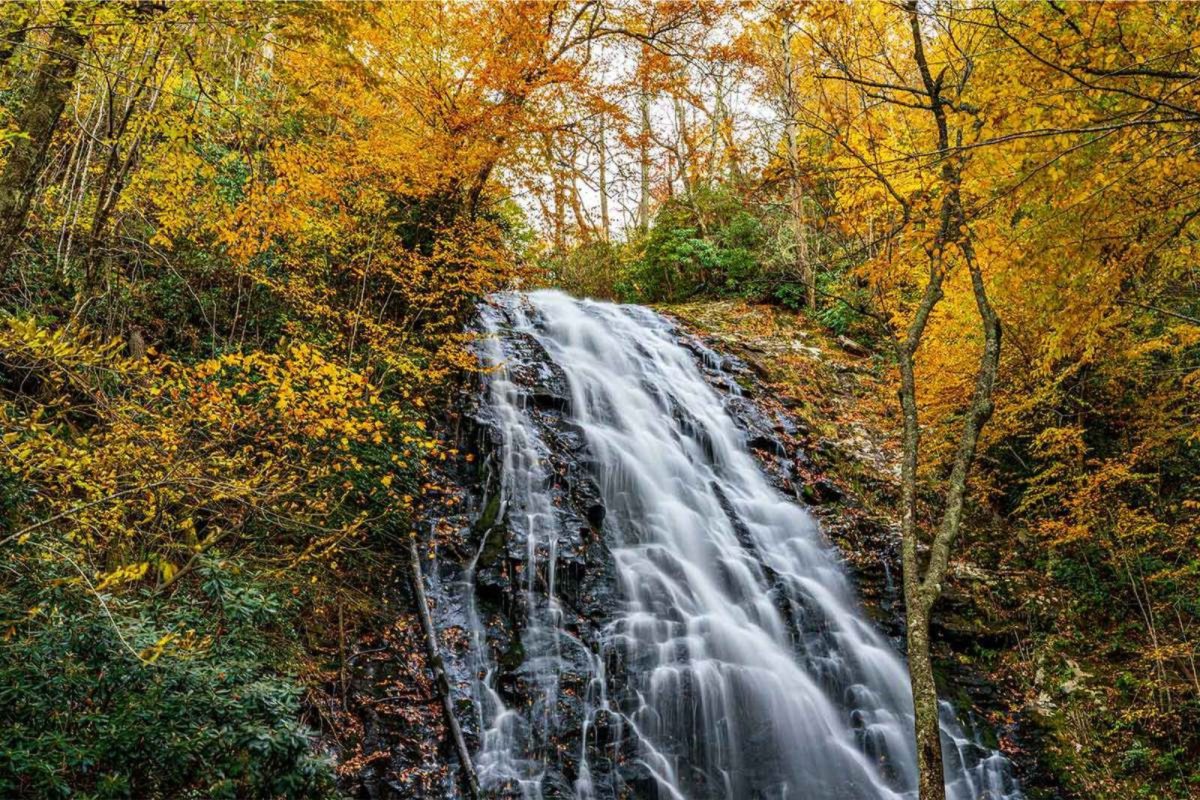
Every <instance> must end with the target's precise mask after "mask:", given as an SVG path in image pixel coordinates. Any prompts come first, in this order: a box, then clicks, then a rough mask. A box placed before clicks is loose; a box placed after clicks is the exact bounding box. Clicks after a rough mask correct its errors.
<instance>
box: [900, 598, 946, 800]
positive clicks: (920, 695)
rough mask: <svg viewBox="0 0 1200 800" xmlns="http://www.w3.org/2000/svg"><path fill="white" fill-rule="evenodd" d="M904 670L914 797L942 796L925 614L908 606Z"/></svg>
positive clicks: (938, 728)
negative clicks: (911, 714) (912, 734)
mask: <svg viewBox="0 0 1200 800" xmlns="http://www.w3.org/2000/svg"><path fill="white" fill-rule="evenodd" d="M908 671H909V676H910V680H911V681H912V687H913V710H914V711H915V712H916V732H917V796H918V797H919V798H921V800H929V798H940V797H945V796H946V787H945V785H944V780H945V779H944V777H943V776H944V775H945V772H944V768H943V765H942V734H941V724H940V722H939V720H938V697H937V685H936V683H935V682H934V679H933V660H932V658H931V657H930V654H929V614H928V612H927V611H926V610H925V609H924V608H922V607H921V606H920V605H918V606H916V607H913V606H908Z"/></svg>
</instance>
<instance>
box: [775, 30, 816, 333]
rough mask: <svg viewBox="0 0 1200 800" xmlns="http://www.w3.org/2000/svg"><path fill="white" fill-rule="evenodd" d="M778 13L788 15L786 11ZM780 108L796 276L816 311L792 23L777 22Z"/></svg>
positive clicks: (807, 303)
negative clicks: (802, 174)
mask: <svg viewBox="0 0 1200 800" xmlns="http://www.w3.org/2000/svg"><path fill="white" fill-rule="evenodd" d="M781 13H783V14H788V13H790V11H789V10H783V11H782V12H781ZM780 24H781V33H780V37H779V47H780V72H781V74H780V81H779V90H780V98H779V102H780V106H781V107H782V111H783V138H784V144H785V146H786V148H787V161H788V187H789V196H790V204H791V210H792V235H793V237H794V238H795V240H796V274H797V275H799V276H800V280H801V281H802V282H803V283H804V304H805V306H807V307H808V310H809V311H815V310H816V308H817V271H816V269H815V267H814V266H813V264H812V260H811V259H810V258H809V257H808V230H807V225H806V224H805V219H804V217H805V212H804V187H803V186H801V184H800V131H799V124H798V122H797V119H796V116H797V113H798V112H799V108H800V104H799V100H798V99H797V93H796V68H795V64H794V63H793V61H792V36H793V23H792V20H791V19H790V18H789V17H786V16H784V17H783V18H782V19H781V20H780Z"/></svg>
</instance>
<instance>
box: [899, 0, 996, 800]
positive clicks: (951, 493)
mask: <svg viewBox="0 0 1200 800" xmlns="http://www.w3.org/2000/svg"><path fill="white" fill-rule="evenodd" d="M905 8H906V11H907V13H908V18H909V24H910V28H911V31H912V38H913V54H914V59H915V61H916V63H917V68H918V70H919V72H920V75H921V82H922V84H923V86H924V89H925V92H926V95H927V96H928V98H929V111H930V113H931V114H932V115H933V118H934V123H935V125H936V129H937V144H938V152H939V153H940V157H941V159H942V165H941V180H942V183H943V188H944V195H943V200H942V206H941V209H940V212H941V213H940V221H939V227H938V231H937V234H936V236H935V238H934V241H933V243H932V244H931V246H930V247H929V251H928V255H929V278H928V281H927V282H926V285H925V289H924V291H923V292H922V296H921V301H920V302H919V304H918V306H917V309H916V312H915V314H914V315H913V318H912V320H911V321H910V323H909V326H908V328H907V330H906V332H905V336H904V338H903V340H901V341H898V342H897V344H896V355H897V362H898V365H899V369H900V406H901V412H902V416H903V422H904V434H903V444H902V458H901V465H900V481H901V504H902V509H901V552H902V558H903V568H904V601H905V607H906V613H907V633H908V665H909V676H910V680H911V683H912V691H913V710H914V715H915V723H914V724H915V734H916V744H917V770H918V779H917V782H918V793H919V796H920V798H921V800H945V797H946V787H945V773H944V769H943V764H942V746H941V725H940V722H939V719H938V698H937V686H936V683H935V681H934V675H933V661H932V657H931V655H930V641H929V640H930V635H929V618H930V613H931V611H932V609H933V606H934V604H935V603H936V602H937V600H938V598H940V597H941V595H942V588H943V584H944V581H945V577H946V571H947V569H948V567H949V562H950V553H951V551H952V548H953V545H954V541H955V540H956V539H957V537H958V532H959V528H960V527H961V524H962V515H963V507H964V502H965V498H966V490H967V478H968V476H969V475H970V472H971V467H972V465H973V463H974V460H975V452H976V448H977V446H978V443H979V434H980V432H981V431H982V430H983V427H984V426H985V425H986V424H987V422H988V420H989V419H990V418H991V415H992V393H993V390H994V388H995V383H996V375H997V373H998V371H999V365H1000V319H999V316H998V315H997V314H996V312H995V310H994V309H993V308H992V305H991V302H990V300H989V298H988V295H987V286H986V284H985V282H984V279H983V273H982V270H981V269H980V266H979V263H978V261H977V260H976V257H975V249H974V246H973V244H972V242H971V234H970V231H969V230H968V228H967V214H966V210H965V209H964V208H963V203H962V194H961V188H960V187H961V185H962V162H961V156H957V155H952V154H951V152H950V128H949V123H948V119H947V115H946V101H945V100H944V99H943V97H942V88H943V86H942V81H941V76H939V77H938V78H937V79H935V78H934V77H933V74H932V73H931V72H930V70H929V63H928V61H927V59H926V56H925V47H924V41H923V38H922V34H921V25H920V19H919V12H918V6H917V0H907V2H906V5H905ZM951 247H953V248H954V249H956V250H957V251H958V253H959V254H960V255H961V256H962V259H963V261H965V262H966V266H967V269H968V272H969V274H970V279H971V291H972V294H973V295H974V297H975V304H976V308H977V310H978V312H979V321H980V327H981V330H982V333H983V340H984V344H983V351H982V352H981V353H980V356H979V363H978V365H977V367H976V373H975V388H974V391H973V393H972V396H971V401H970V405H969V406H968V409H967V413H966V415H965V417H964V419H963V423H962V430H961V432H960V434H959V439H958V448H957V450H956V452H955V456H954V462H953V464H952V466H951V469H950V475H949V477H948V478H947V480H946V483H945V487H946V488H945V496H944V505H943V508H942V515H941V519H940V521H939V522H938V524H937V527H936V529H935V532H934V535H933V540H932V542H931V543H930V547H929V557H928V561H927V563H926V565H925V568H924V570H922V569H921V564H920V558H919V553H918V536H919V532H920V527H919V525H918V522H917V466H918V464H919V459H920V419H919V416H918V407H917V384H916V370H915V358H916V353H917V349H918V348H919V347H920V344H921V340H922V337H923V336H924V333H925V330H926V326H927V324H928V322H929V317H930V315H931V314H932V312H933V309H934V307H935V306H936V305H937V304H938V302H940V301H941V299H942V285H943V282H944V280H945V276H946V269H947V265H946V260H945V259H946V251H947V249H948V248H951Z"/></svg>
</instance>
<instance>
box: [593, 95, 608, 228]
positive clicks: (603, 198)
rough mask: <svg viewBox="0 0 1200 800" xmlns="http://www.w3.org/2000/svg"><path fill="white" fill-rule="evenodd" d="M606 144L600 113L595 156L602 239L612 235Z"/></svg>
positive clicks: (602, 119)
mask: <svg viewBox="0 0 1200 800" xmlns="http://www.w3.org/2000/svg"><path fill="white" fill-rule="evenodd" d="M607 150H608V145H607V144H606V143H605V141H604V115H603V114H601V115H600V131H599V133H598V134H597V139H596V157H597V167H598V170H599V188H600V235H601V236H602V237H603V239H604V241H606V242H607V241H608V240H609V238H610V237H611V236H612V223H611V221H610V220H609V217H608V161H607V158H608V157H607V154H606V151H607Z"/></svg>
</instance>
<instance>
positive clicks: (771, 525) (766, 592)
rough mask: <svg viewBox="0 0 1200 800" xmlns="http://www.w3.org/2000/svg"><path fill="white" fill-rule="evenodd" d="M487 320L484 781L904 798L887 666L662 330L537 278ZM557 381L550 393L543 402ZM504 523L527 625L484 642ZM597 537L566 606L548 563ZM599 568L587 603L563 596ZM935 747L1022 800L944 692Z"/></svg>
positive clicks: (631, 791)
mask: <svg viewBox="0 0 1200 800" xmlns="http://www.w3.org/2000/svg"><path fill="white" fill-rule="evenodd" d="M482 317H483V323H482V324H483V328H484V332H485V333H486V334H488V335H487V336H485V337H483V338H482V340H481V343H480V346H479V349H480V356H481V358H482V359H483V361H484V362H485V364H486V365H487V366H489V367H490V368H491V370H490V372H489V374H488V376H487V378H486V384H487V394H486V396H485V398H484V405H485V407H486V410H487V413H488V414H489V415H490V417H489V419H490V423H489V424H490V426H491V429H492V430H493V432H494V434H493V436H494V446H495V449H496V450H497V451H498V452H496V453H495V454H493V461H492V466H491V468H492V470H493V471H494V472H495V474H496V475H497V476H498V480H497V489H496V492H495V496H494V497H492V498H491V499H490V502H489V506H490V508H489V509H488V510H487V511H486V512H485V514H486V516H487V518H488V519H487V520H486V524H483V525H482V526H480V527H482V528H483V530H482V534H481V538H480V541H479V545H478V548H479V552H478V553H477V554H476V555H475V557H474V559H472V561H471V563H470V565H469V568H468V569H467V571H466V573H465V575H464V576H463V580H462V581H461V582H460V583H459V586H460V587H461V591H462V598H463V600H462V606H463V607H464V608H465V614H466V617H467V619H468V620H469V626H470V627H471V629H472V631H473V637H472V639H473V641H472V647H471V649H470V652H471V655H470V659H471V661H470V663H469V664H467V665H466V668H465V669H464V670H463V673H464V674H465V675H469V676H470V677H471V678H474V679H476V680H475V688H474V696H473V698H472V699H473V701H474V705H475V708H476V712H477V715H478V718H477V720H476V728H477V734H478V751H477V754H476V759H475V760H476V768H477V771H478V773H479V778H480V781H481V784H482V786H483V789H484V791H485V794H488V795H489V796H497V795H502V796H514V797H518V796H519V797H525V798H540V797H547V798H548V797H577V798H584V799H586V798H618V797H659V798H695V799H697V800H698V799H700V798H732V799H734V800H752V799H753V798H780V799H782V798H799V799H809V800H824V798H830V799H831V800H832V798H839V800H840V799H841V798H847V799H851V798H864V799H865V798H870V799H872V800H874V799H875V798H909V799H911V798H914V797H915V795H916V790H915V786H916V756H915V751H914V746H913V742H912V736H911V728H912V701H911V695H910V691H909V687H908V677H907V674H906V671H905V666H904V663H903V661H902V660H901V659H900V657H899V656H898V655H897V653H896V652H895V651H894V650H893V648H892V647H891V645H890V644H889V642H888V641H887V640H886V639H885V638H884V637H883V636H882V635H881V634H880V633H878V632H877V631H876V630H875V629H874V628H873V627H872V625H871V624H870V623H869V622H868V621H867V620H866V618H865V617H864V615H863V612H862V611H861V609H860V608H859V607H858V604H857V601H856V599H855V596H854V593H853V591H852V588H851V586H850V583H849V581H848V579H847V577H846V575H845V573H844V572H843V570H842V568H841V567H840V565H839V563H838V560H837V557H836V554H835V553H834V552H833V551H832V550H831V549H830V547H829V546H828V545H827V544H826V543H825V542H823V540H822V536H821V533H820V531H819V529H818V526H817V524H816V522H815V520H814V518H813V517H812V516H811V515H810V514H809V513H808V512H806V511H805V510H804V509H803V508H802V507H801V506H799V505H798V504H796V503H795V502H793V501H792V500H790V499H789V498H786V497H785V496H783V494H781V493H780V492H779V491H778V490H777V489H775V488H774V487H773V486H772V485H771V484H770V483H769V481H768V480H767V478H766V476H765V475H764V473H763V472H762V469H761V467H760V466H759V464H758V462H756V460H755V459H754V456H753V455H752V454H751V452H750V450H749V448H748V446H747V443H746V441H745V439H746V437H745V435H744V434H743V432H742V431H741V430H740V429H739V428H738V426H737V425H736V424H735V421H734V419H733V418H732V417H731V416H730V415H729V414H728V413H727V412H726V408H725V407H724V405H723V398H722V395H721V394H720V393H718V392H717V391H715V390H714V389H713V388H712V386H711V385H710V384H709V382H708V381H707V380H706V379H705V375H704V373H703V372H702V370H701V369H700V366H699V365H698V364H697V361H696V356H695V355H694V354H693V352H692V351H691V350H689V349H687V348H685V347H683V346H682V345H681V344H680V342H679V334H678V332H677V331H676V330H675V329H674V327H673V326H672V324H671V323H670V322H669V321H667V320H666V319H664V318H663V317H661V316H659V315H657V314H655V313H653V312H651V311H649V310H647V309H644V308H640V307H633V306H617V305H612V304H606V303H597V302H591V301H578V300H575V299H572V298H570V297H568V296H567V295H564V294H562V293H558V292H548V291H547V292H534V293H531V294H527V295H518V294H509V295H500V296H497V297H495V298H493V299H492V300H491V302H490V303H489V304H487V305H485V306H484V308H483V311H482ZM531 353H536V354H537V355H536V357H531V356H530V354H531ZM519 370H520V371H522V373H521V374H520V375H518V374H517V372H518V371H519ZM555 381H557V382H559V383H565V387H560V391H561V393H562V394H563V395H564V397H561V398H559V399H558V400H557V401H556V400H555V399H554V398H550V399H549V400H546V399H545V398H542V399H540V400H539V395H538V393H539V391H543V390H542V389H539V387H538V384H539V383H543V384H544V383H552V382H555ZM730 386H731V388H732V387H733V384H732V381H731V382H730ZM733 391H736V389H733ZM546 408H549V409H550V412H546V413H543V412H544V410H545V409H546ZM539 409H541V410H539ZM551 412H552V413H551ZM547 414H549V416H547ZM547 419H552V421H553V423H554V424H553V426H548V423H547V422H546V420H547ZM564 441H565V442H567V445H568V446H570V447H573V448H574V449H575V450H576V451H578V452H579V453H580V457H579V463H581V464H584V465H585V469H586V471H587V472H588V473H589V476H588V479H589V480H590V481H591V482H592V484H591V485H592V486H593V489H594V497H593V498H591V499H590V500H586V501H585V505H586V504H587V503H591V505H590V506H588V510H587V511H586V513H585V515H584V516H586V517H588V519H587V520H582V519H580V516H579V515H575V516H572V514H571V512H569V511H568V510H566V509H565V506H567V505H569V503H568V502H567V501H566V500H564V497H565V495H564V490H563V489H562V476H561V474H560V473H562V472H563V471H564V469H563V468H562V467H561V465H556V462H555V461H554V458H553V452H554V451H555V449H556V448H561V447H562V446H563V442H564ZM577 499H578V498H576V500H577ZM497 504H498V506H497ZM581 523H583V524H581ZM501 526H504V528H505V530H506V531H507V535H508V539H507V542H508V544H507V545H506V546H507V547H508V550H507V552H506V557H507V562H506V563H508V564H511V567H503V569H504V570H507V571H506V572H505V573H504V577H506V578H507V579H508V580H509V581H510V582H511V583H513V584H514V587H513V592H514V596H513V597H512V598H511V599H509V600H505V601H504V603H503V605H504V607H505V608H511V607H513V606H520V609H521V617H522V619H523V623H522V625H521V626H520V630H519V631H518V632H517V633H516V634H514V635H513V636H512V637H510V638H512V639H519V641H515V640H514V641H502V642H501V641H495V636H493V635H491V634H490V633H489V631H490V630H491V629H490V628H489V626H488V624H487V621H486V619H485V617H486V616H487V614H486V613H485V612H483V611H482V610H481V609H480V607H479V605H478V603H477V602H476V596H477V595H478V594H480V593H481V592H483V591H484V589H485V588H486V587H485V586H484V585H483V580H482V578H481V577H480V576H481V575H482V574H483V570H484V567H483V562H485V561H487V560H488V559H489V558H490V556H488V555H487V553H489V552H490V551H491V549H493V548H495V547H496V546H497V545H496V541H495V539H496V537H497V536H498V535H499V534H497V533H496V532H495V530H496V529H499V528H500V527H501ZM597 547H599V548H603V552H604V554H605V557H606V560H607V563H608V565H609V568H608V571H607V572H605V575H604V576H600V577H597V576H596V575H584V574H580V570H579V569H578V568H577V567H576V568H573V569H572V570H571V573H572V574H571V575H570V576H567V577H566V578H565V580H568V581H570V582H571V584H572V586H573V587H575V588H574V589H573V593H572V597H573V598H575V599H574V600H573V601H572V603H573V605H572V603H566V602H564V600H563V599H562V598H561V597H560V588H561V587H560V584H561V583H562V582H563V581H564V575H563V574H562V571H563V569H564V568H563V566H562V565H563V564H566V563H567V562H570V563H572V564H575V565H577V564H578V563H579V561H578V558H577V557H576V556H577V555H578V553H579V552H580V550H581V549H582V548H597ZM572 559H574V560H573V561H572ZM596 571H600V570H593V572H596ZM604 580H608V581H610V582H611V583H612V584H613V586H614V588H613V594H612V596H611V597H610V598H609V601H608V602H607V603H605V604H603V605H604V607H603V608H599V607H598V608H591V609H585V610H583V611H581V610H579V609H578V608H576V607H574V606H578V605H580V604H584V603H585V602H586V600H587V599H588V598H590V597H592V595H593V594H594V592H595V591H598V590H596V589H595V587H596V586H599V585H600V583H602V582H603V581H604ZM586 581H592V583H590V584H587V586H589V587H591V588H587V589H579V588H578V587H579V585H581V582H586ZM493 583H495V581H494V580H493ZM493 605H495V604H493ZM568 606H572V607H568ZM496 607H499V606H496ZM589 621H590V623H591V624H592V625H593V633H589V632H588V630H589V629H588V624H589ZM502 662H503V663H502ZM504 665H507V666H504ZM506 671H507V675H508V677H507V678H505V679H503V680H501V678H500V676H501V674H502V673H504V672H506ZM943 744H944V750H945V754H946V771H947V789H948V794H949V796H950V797H952V798H954V800H977V799H979V798H990V799H991V800H1017V799H1018V798H1020V797H1021V792H1020V788H1019V786H1017V784H1016V781H1015V779H1014V778H1013V777H1012V775H1011V768H1010V764H1009V763H1008V761H1007V760H1006V759H1005V758H1004V757H1003V756H1001V755H999V754H997V753H994V752H991V751H988V750H986V749H985V748H982V747H980V746H979V745H978V744H977V743H975V742H974V741H972V740H971V739H970V738H968V737H967V736H966V735H965V734H964V733H963V731H962V728H961V727H960V726H959V724H958V722H957V721H956V720H955V719H954V716H953V712H952V711H951V710H950V709H949V706H943Z"/></svg>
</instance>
